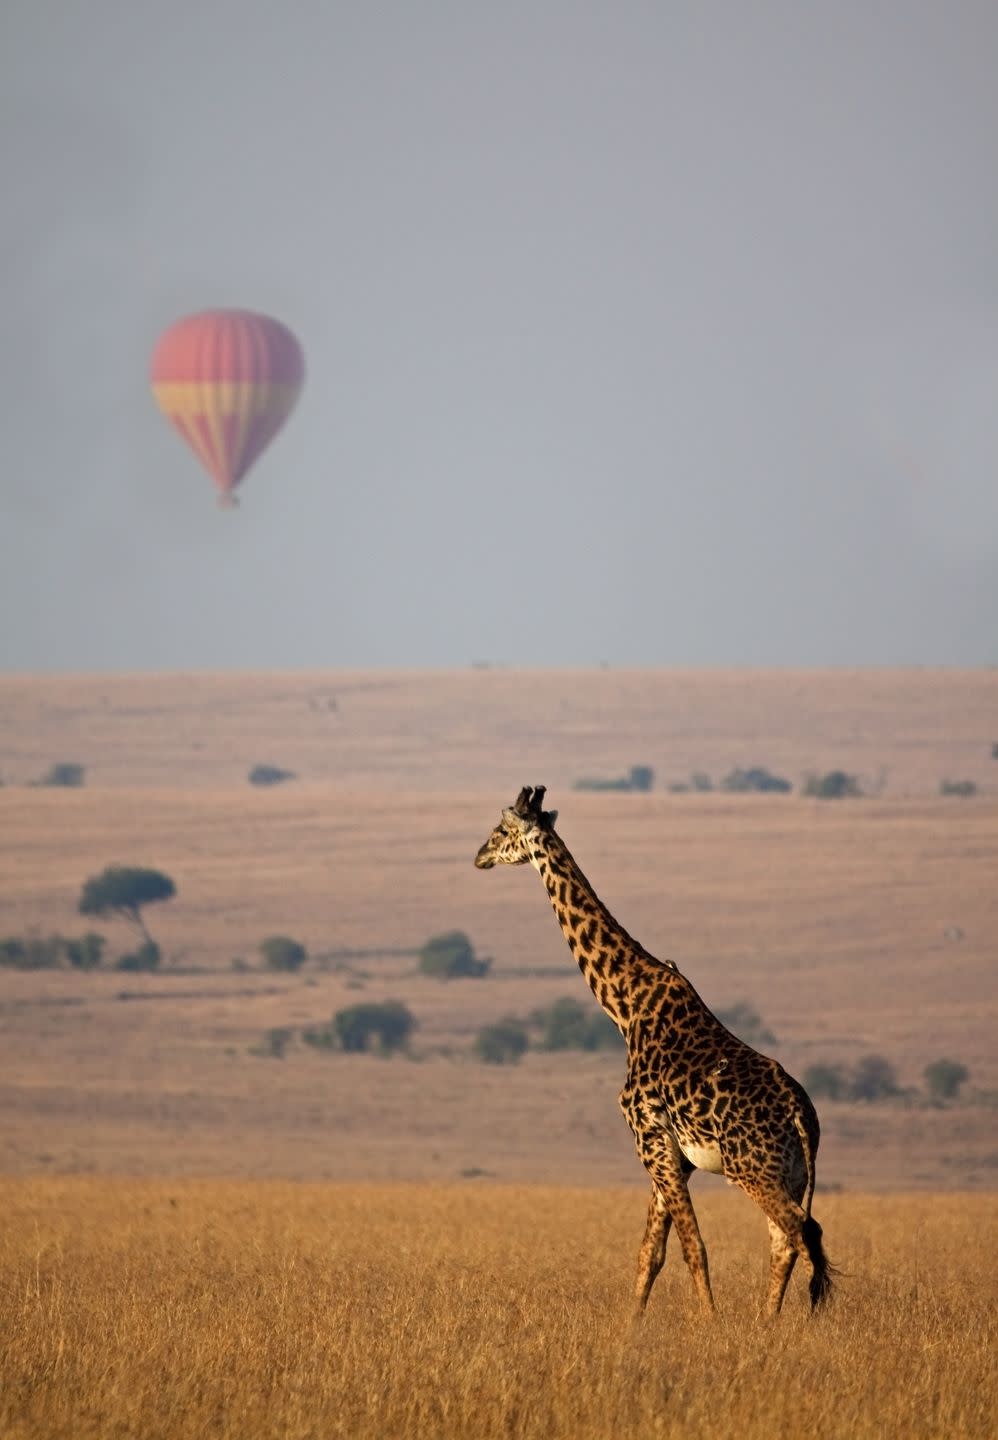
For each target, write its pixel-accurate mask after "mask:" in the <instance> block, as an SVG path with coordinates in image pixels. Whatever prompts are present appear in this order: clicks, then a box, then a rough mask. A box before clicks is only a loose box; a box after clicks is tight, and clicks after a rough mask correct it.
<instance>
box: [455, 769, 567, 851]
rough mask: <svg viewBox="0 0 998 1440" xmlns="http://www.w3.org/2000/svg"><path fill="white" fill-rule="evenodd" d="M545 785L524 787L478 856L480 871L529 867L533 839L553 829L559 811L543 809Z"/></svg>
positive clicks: (503, 814) (504, 813) (505, 811)
mask: <svg viewBox="0 0 998 1440" xmlns="http://www.w3.org/2000/svg"><path fill="white" fill-rule="evenodd" d="M543 802H544V786H543V785H535V786H534V787H533V789H531V787H530V786H529V785H526V786H524V788H523V789H522V790H521V791H520V793H519V795H518V796H517V797H516V801H515V802H514V804H512V805H511V806H510V807H509V809H508V810H504V811H503V812H502V815H501V816H500V819H499V824H498V825H497V826H496V828H495V829H494V830H493V832H492V834H491V835H490V836H489V838H488V839H487V840H486V842H485V844H484V845H483V846H482V848H481V849H480V850H479V852H478V854H477V855H476V856H475V864H476V865H477V866H478V868H479V870H491V869H492V866H493V865H526V863H527V861H528V860H529V859H530V843H529V842H530V837H531V836H532V835H536V833H537V831H538V830H551V829H553V828H554V822H555V821H556V820H557V818H558V812H557V810H544V809H542V808H541V807H542V805H543Z"/></svg>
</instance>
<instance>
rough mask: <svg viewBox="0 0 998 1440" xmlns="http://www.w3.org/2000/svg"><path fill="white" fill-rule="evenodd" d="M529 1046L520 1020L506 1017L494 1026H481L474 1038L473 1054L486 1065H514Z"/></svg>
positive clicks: (524, 1027) (525, 1031)
mask: <svg viewBox="0 0 998 1440" xmlns="http://www.w3.org/2000/svg"><path fill="white" fill-rule="evenodd" d="M529 1044H530V1038H529V1036H528V1034H527V1028H526V1026H525V1025H524V1024H523V1022H522V1020H517V1019H515V1018H514V1017H513V1016H509V1015H508V1016H507V1017H506V1018H505V1019H504V1020H498V1021H496V1023H495V1024H494V1025H483V1026H482V1028H481V1030H479V1032H478V1034H477V1036H476V1037H475V1054H476V1055H477V1056H478V1058H479V1060H482V1061H484V1063H485V1064H486V1065H516V1064H517V1063H518V1062H519V1061H520V1059H521V1058H522V1056H523V1055H524V1054H525V1053H526V1051H527V1048H528V1046H529Z"/></svg>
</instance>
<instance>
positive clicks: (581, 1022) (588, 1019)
mask: <svg viewBox="0 0 998 1440" xmlns="http://www.w3.org/2000/svg"><path fill="white" fill-rule="evenodd" d="M530 1019H531V1022H532V1023H533V1024H534V1025H538V1026H540V1029H541V1042H540V1044H541V1049H542V1050H616V1049H618V1048H620V1047H621V1046H622V1045H623V1044H624V1039H623V1036H622V1035H621V1033H620V1031H619V1030H618V1029H617V1027H616V1025H615V1024H614V1023H613V1021H612V1020H611V1019H610V1017H609V1015H608V1014H607V1013H606V1011H605V1010H601V1009H599V1008H598V1007H595V1008H594V1007H593V1006H592V1005H583V1004H581V1002H580V1001H578V1000H576V999H575V997H574V996H568V995H566V996H564V997H563V998H562V999H561V1000H556V1001H555V1002H554V1004H553V1005H550V1006H548V1008H547V1009H546V1010H535V1011H534V1013H533V1014H532V1015H531V1017H530Z"/></svg>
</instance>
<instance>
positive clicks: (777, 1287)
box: [766, 1216, 797, 1316]
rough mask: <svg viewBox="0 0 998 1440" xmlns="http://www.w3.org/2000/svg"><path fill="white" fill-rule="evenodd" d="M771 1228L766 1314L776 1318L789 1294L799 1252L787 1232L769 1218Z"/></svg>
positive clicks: (767, 1219)
mask: <svg viewBox="0 0 998 1440" xmlns="http://www.w3.org/2000/svg"><path fill="white" fill-rule="evenodd" d="M766 1224H767V1225H768V1226H769V1294H768V1296H767V1298H766V1313H767V1314H768V1315H773V1316H776V1315H778V1314H779V1313H780V1306H781V1305H782V1304H783V1297H784V1295H785V1294H786V1293H787V1286H788V1285H789V1284H790V1277H791V1275H792V1274H793V1272H794V1266H795V1265H796V1264H797V1251H796V1250H795V1249H794V1247H793V1245H791V1243H790V1240H789V1238H788V1236H787V1234H786V1231H784V1230H782V1229H781V1228H780V1226H779V1225H777V1224H776V1223H775V1221H773V1220H770V1219H769V1217H768V1216H767V1218H766Z"/></svg>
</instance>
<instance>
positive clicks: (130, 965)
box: [114, 940, 161, 970]
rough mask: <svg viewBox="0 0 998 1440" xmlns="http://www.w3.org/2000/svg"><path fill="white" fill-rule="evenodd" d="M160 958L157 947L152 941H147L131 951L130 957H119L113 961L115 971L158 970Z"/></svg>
mask: <svg viewBox="0 0 998 1440" xmlns="http://www.w3.org/2000/svg"><path fill="white" fill-rule="evenodd" d="M160 959H161V956H160V952H159V946H158V945H157V944H156V943H155V942H154V941H152V940H147V941H146V943H145V944H144V945H140V946H139V948H138V949H137V950H135V951H133V952H132V953H131V954H130V955H121V956H119V957H118V959H117V960H116V961H115V965H114V968H115V969H116V970H158V969H159V962H160Z"/></svg>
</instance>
